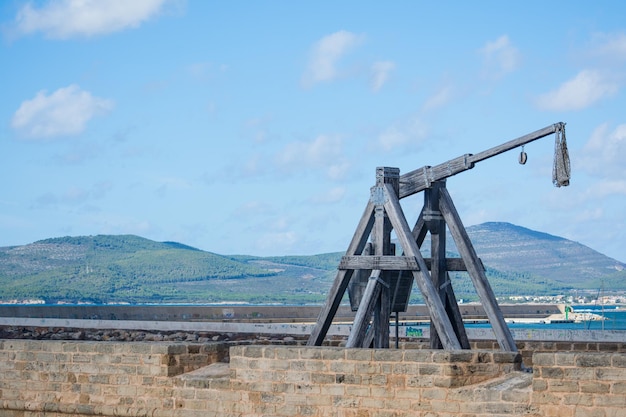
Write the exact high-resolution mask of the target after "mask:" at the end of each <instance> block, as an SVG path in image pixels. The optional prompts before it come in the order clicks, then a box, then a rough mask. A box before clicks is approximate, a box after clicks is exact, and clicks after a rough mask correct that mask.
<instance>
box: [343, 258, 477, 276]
mask: <svg viewBox="0 0 626 417" xmlns="http://www.w3.org/2000/svg"><path fill="white" fill-rule="evenodd" d="M424 260H425V261H426V266H427V267H428V270H429V271H430V268H431V263H432V260H431V259H430V258H424ZM481 265H482V262H481ZM337 269H340V270H347V269H353V270H357V269H380V270H383V271H388V270H393V271H419V270H420V267H419V265H418V263H417V261H416V260H415V258H414V257H410V256H393V255H388V256H368V255H354V256H343V257H342V258H341V261H340V262H339V267H338V268H337ZM446 271H454V272H462V271H467V268H466V267H465V262H464V261H463V259H462V258H446Z"/></svg>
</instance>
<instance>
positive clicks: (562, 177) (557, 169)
mask: <svg viewBox="0 0 626 417" xmlns="http://www.w3.org/2000/svg"><path fill="white" fill-rule="evenodd" d="M569 179H570V163H569V153H568V151H567V142H566V141H565V124H564V123H560V124H559V126H558V127H557V130H556V136H555V141H554V167H553V169H552V183H553V184H554V185H555V186H556V187H567V186H568V185H569Z"/></svg>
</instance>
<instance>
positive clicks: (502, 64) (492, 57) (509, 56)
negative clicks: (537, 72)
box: [480, 35, 522, 78]
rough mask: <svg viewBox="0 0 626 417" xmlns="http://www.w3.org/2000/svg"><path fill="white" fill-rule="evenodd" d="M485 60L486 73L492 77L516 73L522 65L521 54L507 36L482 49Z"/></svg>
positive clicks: (489, 43) (488, 43)
mask: <svg viewBox="0 0 626 417" xmlns="http://www.w3.org/2000/svg"><path fill="white" fill-rule="evenodd" d="M480 53H481V54H482V55H483V56H484V58H485V62H484V65H485V71H486V74H488V75H489V76H491V77H495V78H500V77H502V76H503V75H505V74H507V73H510V72H513V71H515V70H516V69H517V68H518V67H519V66H520V64H521V61H522V59H521V57H522V56H521V53H520V52H519V50H518V49H517V48H516V47H514V46H513V45H512V44H511V41H510V40H509V37H508V36H507V35H502V36H500V37H499V38H498V39H496V40H495V41H492V42H487V44H486V45H485V46H484V47H482V48H481V49H480Z"/></svg>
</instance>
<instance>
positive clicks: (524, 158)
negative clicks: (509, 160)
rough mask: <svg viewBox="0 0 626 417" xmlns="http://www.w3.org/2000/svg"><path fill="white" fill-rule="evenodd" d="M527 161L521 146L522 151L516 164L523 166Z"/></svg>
mask: <svg viewBox="0 0 626 417" xmlns="http://www.w3.org/2000/svg"><path fill="white" fill-rule="evenodd" d="M527 160H528V155H527V154H526V152H524V145H522V151H521V152H520V154H519V159H518V162H519V163H520V164H521V165H524V164H526V161H527Z"/></svg>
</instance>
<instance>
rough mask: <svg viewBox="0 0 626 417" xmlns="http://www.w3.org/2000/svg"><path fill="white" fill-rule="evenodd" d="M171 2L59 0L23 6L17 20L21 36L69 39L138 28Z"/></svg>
mask: <svg viewBox="0 0 626 417" xmlns="http://www.w3.org/2000/svg"><path fill="white" fill-rule="evenodd" d="M167 1H168V0H132V1H128V0H56V1H47V2H45V3H44V4H43V5H42V6H40V7H37V6H33V4H32V3H27V4H26V5H24V6H23V7H22V8H21V9H20V10H19V11H18V13H17V16H16V18H15V31H16V32H17V33H18V34H19V35H28V34H31V33H36V32H42V33H44V34H45V35H46V36H47V37H50V38H55V39H68V38H71V37H74V36H84V37H89V36H95V35H103V34H107V33H111V32H117V31H120V30H124V29H128V28H136V27H138V26H139V25H140V24H141V23H143V22H144V21H146V20H148V19H150V18H151V17H154V16H155V15H156V14H158V13H159V11H160V10H161V9H162V8H163V6H164V4H165V3H166V2H167Z"/></svg>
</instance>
